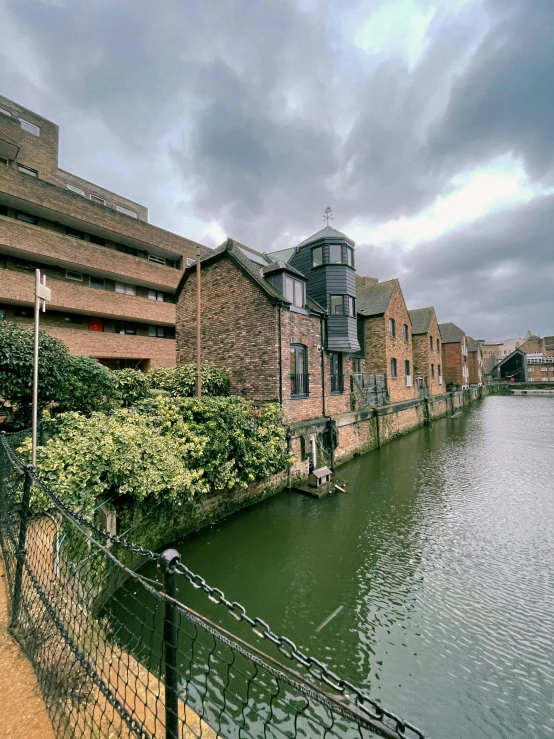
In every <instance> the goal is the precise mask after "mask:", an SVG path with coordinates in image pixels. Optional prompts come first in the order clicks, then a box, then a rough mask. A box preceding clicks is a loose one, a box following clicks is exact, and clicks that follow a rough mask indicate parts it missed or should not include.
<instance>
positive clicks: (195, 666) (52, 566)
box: [0, 434, 423, 739]
mask: <svg viewBox="0 0 554 739" xmlns="http://www.w3.org/2000/svg"><path fill="white" fill-rule="evenodd" d="M15 440H16V438H15V437H14V441H15ZM10 441H11V439H10V440H8V439H7V437H6V435H5V434H0V546H1V548H2V554H3V558H4V562H5V568H6V584H7V590H8V595H9V601H10V619H11V623H10V627H11V631H12V633H13V635H14V636H15V637H16V638H17V639H18V641H19V643H20V644H21V646H22V648H23V650H24V651H25V653H26V654H27V656H28V657H29V659H30V660H31V662H32V664H33V667H34V669H35V672H36V674H37V677H38V681H39V685H40V689H41V692H42V694H43V696H44V699H45V703H46V706H47V709H48V711H49V714H50V717H51V720H52V723H53V726H54V730H55V733H56V735H57V736H58V737H60V738H62V739H70V737H71V738H73V737H76V738H78V739H80V738H81V737H82V738H83V739H85V738H86V739H97V738H101V739H108V738H110V739H111V738H112V737H140V738H141V739H161V738H162V737H166V738H167V739H178V738H179V739H185V738H186V739H189V738H192V737H207V738H208V737H209V738H212V737H213V738H214V739H215V737H222V738H224V739H227V738H229V739H235V738H236V739H243V737H244V738H247V737H252V739H256V738H257V737H262V736H263V737H272V738H273V737H274V738H275V739H281V737H282V738H283V739H285V738H286V739H294V738H295V737H318V738H319V737H321V738H323V737H344V738H346V739H350V738H352V739H354V738H355V737H358V738H362V739H363V738H364V737H369V736H375V735H378V736H384V737H390V738H391V739H393V738H394V737H406V738H407V739H423V735H422V733H421V732H420V731H419V730H418V729H417V728H416V727H414V726H412V725H411V724H410V723H408V722H403V721H401V720H400V719H399V718H398V717H397V716H395V715H394V714H392V713H391V712H389V711H387V710H386V709H384V708H383V707H381V706H380V705H378V704H377V703H375V702H374V701H372V700H371V699H370V698H369V697H368V696H367V695H366V694H365V693H364V692H363V691H362V690H360V689H359V688H357V687H355V686H354V685H352V684H351V683H350V682H348V681H347V680H344V679H342V678H340V677H339V676H338V675H336V674H335V673H334V672H332V671H331V670H330V669H329V668H328V667H327V666H326V665H324V664H323V663H322V662H320V661H319V660H317V659H315V658H313V657H311V656H309V655H307V654H305V653H304V652H302V651H301V650H300V649H299V648H298V647H297V646H296V645H295V644H294V643H293V642H292V641H290V640H289V639H287V638H286V637H283V636H278V635H277V634H275V633H274V632H273V631H272V630H271V629H270V627H269V625H268V624H267V623H265V622H264V621H263V620H262V619H260V618H257V617H256V618H252V617H251V616H249V615H248V614H247V612H246V609H245V608H244V606H242V605H241V604H240V603H237V602H232V601H230V600H228V599H227V598H226V596H225V594H224V593H223V592H222V591H221V590H219V589H218V588H214V587H211V586H210V585H208V584H207V583H206V581H205V580H204V579H203V578H202V577H200V576H198V575H196V574H195V573H193V572H192V571H191V570H190V569H189V568H188V567H186V565H184V564H183V563H181V562H180V560H179V559H178V558H173V559H172V560H170V561H168V560H167V558H165V557H164V555H160V554H156V553H154V552H151V551H149V550H147V549H144V548H143V547H140V546H138V545H135V544H134V543H132V542H129V541H127V540H126V539H125V538H123V537H118V536H116V535H113V534H110V533H108V532H107V531H105V530H104V529H103V528H102V527H100V526H98V525H97V524H96V523H95V522H94V521H90V520H88V519H87V518H85V517H83V516H82V515H81V514H79V513H77V512H75V511H72V510H71V509H70V508H69V507H68V506H67V505H66V504H65V503H64V502H63V501H61V500H60V499H59V498H58V497H57V496H56V495H55V494H54V492H53V491H52V490H51V489H50V488H49V486H48V485H46V484H45V483H44V481H42V480H41V479H40V478H39V477H38V476H37V474H36V472H35V470H34V468H32V467H30V466H29V467H25V466H24V465H23V463H22V462H21V460H19V458H18V457H17V455H16V453H15V452H14V450H13V448H12V447H11V445H10ZM26 485H27V492H26V487H25V486H26ZM33 488H40V490H41V491H42V493H43V494H44V495H46V497H47V498H48V500H49V502H50V504H51V508H50V510H49V512H48V514H46V515H41V516H37V517H28V516H27V510H28V506H27V505H26V503H27V502H28V500H29V498H30V497H32V493H33ZM128 551H131V552H133V553H135V554H140V555H141V556H143V557H144V558H147V559H149V560H152V561H155V562H157V563H158V565H159V573H160V577H159V581H158V580H155V581H154V580H149V579H148V578H145V577H141V576H140V575H139V574H137V573H136V572H133V571H132V570H130V569H129V568H128V567H127V566H126V565H125V564H124V562H122V561H121V560H122V559H123V560H125V556H122V555H124V553H125V552H128ZM174 554H175V555H176V554H177V553H176V552H175V553H174ZM179 577H184V578H186V581H187V582H188V583H190V585H191V586H193V587H195V588H200V589H202V590H203V591H204V592H205V593H206V595H207V596H208V598H209V599H210V600H211V601H212V602H215V603H218V604H220V605H223V606H224V607H225V608H226V609H227V610H228V611H229V613H230V614H231V615H232V616H234V617H235V618H236V619H237V620H239V621H245V622H246V623H248V624H249V625H250V627H251V628H252V629H253V631H254V632H255V633H256V634H257V635H258V636H259V637H261V638H263V639H265V640H266V644H267V645H268V647H271V648H273V649H275V650H278V651H276V656H275V657H273V656H271V655H270V654H267V653H262V652H261V651H260V650H258V649H257V648H256V647H254V646H252V645H251V644H247V643H246V642H244V641H242V640H241V639H240V638H238V637H237V636H236V635H233V634H231V633H229V632H228V631H226V630H225V629H223V628H222V627H220V626H216V625H215V624H213V623H211V622H210V621H208V620H207V619H206V618H205V617H203V616H201V615H199V614H197V613H194V612H193V611H191V610H190V609H188V608H187V607H186V606H184V605H183V604H182V603H180V602H179V601H177V600H175V599H174V598H173V597H172V594H173V593H174V584H175V579H176V578H179ZM172 578H173V579H172ZM171 583H173V590H172V587H171ZM288 662H290V663H291V665H294V669H292V667H289V666H288V665H287V663H288Z"/></svg>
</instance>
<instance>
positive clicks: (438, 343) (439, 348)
mask: <svg viewBox="0 0 554 739" xmlns="http://www.w3.org/2000/svg"><path fill="white" fill-rule="evenodd" d="M440 350H441V343H440V341H439V340H438V339H437V351H438V352H440Z"/></svg>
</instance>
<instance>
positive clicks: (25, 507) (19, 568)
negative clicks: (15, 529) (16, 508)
mask: <svg viewBox="0 0 554 739" xmlns="http://www.w3.org/2000/svg"><path fill="white" fill-rule="evenodd" d="M34 469H35V468H34V467H33V465H32V464H28V465H27V466H26V467H25V483H24V485H23V499H22V501H21V519H20V522H19V539H18V542H17V552H16V553H15V556H16V559H17V565H16V569H15V579H14V586H13V603H12V614H11V619H10V628H12V629H13V628H14V627H15V626H17V622H18V620H19V610H20V607H21V586H22V583H23V565H24V564H25V557H26V554H27V552H26V550H25V543H26V539H27V525H28V523H29V503H30V501H31V485H32V478H31V472H33V471H34Z"/></svg>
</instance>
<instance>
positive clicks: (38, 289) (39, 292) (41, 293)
mask: <svg viewBox="0 0 554 739" xmlns="http://www.w3.org/2000/svg"><path fill="white" fill-rule="evenodd" d="M50 298H51V291H50V290H49V289H48V288H47V287H46V275H43V276H42V283H41V277H40V269H36V270H35V344H34V351H33V430H32V451H31V463H32V464H33V465H35V464H36V461H37V427H38V330H39V319H40V309H41V307H42V312H43V313H44V311H45V310H46V301H47V300H50ZM41 301H42V306H41Z"/></svg>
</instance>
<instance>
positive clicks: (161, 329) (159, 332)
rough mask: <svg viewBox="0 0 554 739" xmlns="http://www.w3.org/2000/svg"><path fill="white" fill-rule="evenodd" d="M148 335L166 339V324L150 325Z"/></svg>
mask: <svg viewBox="0 0 554 739" xmlns="http://www.w3.org/2000/svg"><path fill="white" fill-rule="evenodd" d="M148 336H155V337H157V338H158V339H165V326H148Z"/></svg>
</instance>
